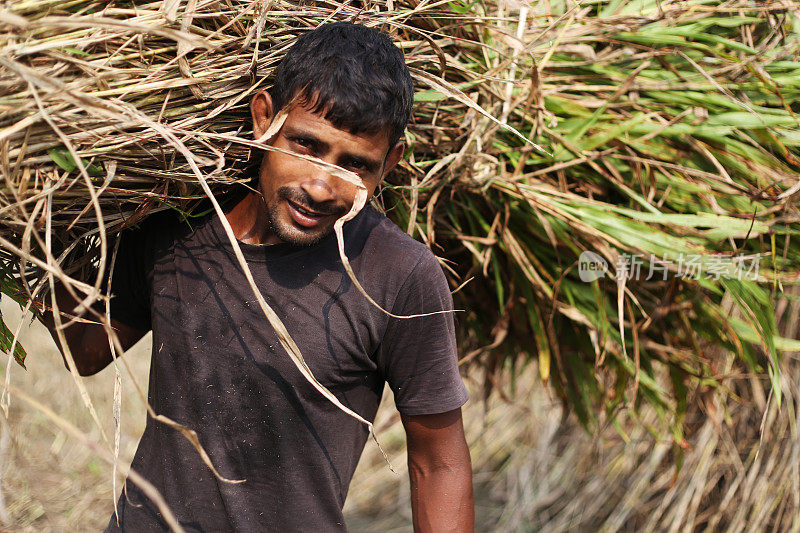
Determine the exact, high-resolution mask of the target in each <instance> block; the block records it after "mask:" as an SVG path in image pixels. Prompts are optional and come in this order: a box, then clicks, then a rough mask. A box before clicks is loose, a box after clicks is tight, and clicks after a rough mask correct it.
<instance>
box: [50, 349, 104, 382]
mask: <svg viewBox="0 0 800 533" xmlns="http://www.w3.org/2000/svg"><path fill="white" fill-rule="evenodd" d="M71 354H72V357H73V362H74V363H75V370H77V372H78V375H80V376H84V377H85V376H93V375H94V374H97V373H98V372H100V371H101V370H103V369H104V368H105V367H107V366H108V364H109V363H110V362H111V358H110V356H106V354H104V353H99V352H89V351H83V352H78V351H76V350H71ZM62 358H63V359H64V366H65V367H66V369H67V370H68V371H70V372H72V369H71V368H70V364H69V361H68V360H67V356H66V355H65V354H63V353H62Z"/></svg>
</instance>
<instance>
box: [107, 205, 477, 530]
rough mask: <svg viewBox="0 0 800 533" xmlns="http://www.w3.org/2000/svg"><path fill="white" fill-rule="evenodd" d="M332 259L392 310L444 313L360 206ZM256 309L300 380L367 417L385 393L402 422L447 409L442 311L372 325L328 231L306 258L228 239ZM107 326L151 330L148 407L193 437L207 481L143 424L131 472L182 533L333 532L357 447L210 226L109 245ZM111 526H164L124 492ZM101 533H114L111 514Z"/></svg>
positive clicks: (179, 447) (444, 296)
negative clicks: (206, 459) (156, 494)
mask: <svg viewBox="0 0 800 533" xmlns="http://www.w3.org/2000/svg"><path fill="white" fill-rule="evenodd" d="M345 244H346V252H347V255H348V257H349V258H350V261H351V263H352V265H353V269H354V270H355V273H356V276H357V277H358V279H359V280H360V281H361V284H362V285H363V286H364V288H365V289H366V290H367V292H368V293H369V294H370V295H371V296H372V297H373V298H374V299H375V300H376V301H377V302H378V303H379V304H380V305H381V306H382V307H383V308H384V309H387V310H391V311H392V312H393V313H394V314H400V315H409V314H418V313H426V312H431V311H439V310H442V309H452V298H451V295H450V292H449V288H448V285H447V282H446V280H445V277H444V274H443V272H442V270H441V268H440V266H439V264H438V263H437V261H436V259H435V257H434V256H433V254H432V253H431V252H430V250H429V249H428V248H427V247H426V246H424V245H422V244H421V243H419V242H417V241H415V240H413V239H412V238H410V237H409V236H408V235H406V234H404V233H403V232H402V231H400V230H399V229H398V228H397V227H396V226H395V225H394V224H392V223H391V222H390V221H389V220H388V219H387V218H386V217H384V216H383V215H381V214H379V213H378V212H376V211H375V210H373V209H371V208H366V209H365V210H363V211H362V212H361V213H360V214H359V215H358V216H357V217H356V218H355V219H353V220H352V221H350V222H348V223H347V224H345ZM241 247H242V251H243V252H244V255H245V257H246V258H247V262H248V265H249V267H250V269H251V271H252V273H253V276H254V278H255V280H256V283H257V284H258V287H259V289H260V290H261V292H262V294H263V295H264V297H265V299H266V300H267V302H268V303H269V304H270V306H272V308H273V309H274V310H275V311H276V312H277V314H278V315H279V316H280V318H281V320H283V322H284V324H285V325H286V327H287V329H288V330H289V333H290V334H291V335H292V337H293V338H294V340H295V341H296V342H297V344H298V346H299V347H300V350H301V352H302V353H303V356H304V358H305V360H306V362H307V363H308V366H309V367H310V368H311V371H312V372H313V373H314V375H315V376H316V377H317V379H319V381H320V382H322V383H323V384H324V385H325V386H326V387H327V388H328V389H330V390H331V391H332V392H333V393H334V394H335V395H336V396H337V397H338V398H339V399H340V400H341V401H342V402H343V403H344V404H345V405H347V406H348V407H350V408H351V409H353V410H354V411H355V412H357V413H359V414H360V415H361V416H363V417H364V418H366V419H367V420H370V421H372V420H373V419H374V417H375V412H376V410H377V408H378V403H379V402H380V399H381V393H382V391H383V387H384V382H387V383H388V384H389V386H390V387H391V389H392V390H393V392H394V396H395V402H396V405H397V409H398V410H399V411H400V412H401V413H403V414H407V415H421V414H433V413H441V412H445V411H449V410H451V409H456V408H458V407H460V406H461V405H463V404H464V402H466V400H467V398H468V395H467V392H466V389H465V387H464V384H463V382H462V381H461V378H460V376H459V373H458V364H457V354H456V345H455V335H454V326H453V314H452V313H446V314H439V315H433V316H428V317H421V318H413V319H394V318H390V317H387V315H385V314H384V313H382V312H381V311H380V310H379V309H377V308H375V307H374V306H373V305H371V304H370V303H369V302H368V301H367V299H366V298H364V296H363V295H361V294H360V293H359V292H358V290H357V289H356V288H355V287H354V286H353V284H352V282H351V280H350V279H349V277H348V276H347V274H346V272H345V270H344V268H343V266H342V264H341V262H340V260H339V257H338V252H337V249H336V238H335V236H333V235H331V236H329V237H328V238H326V239H325V240H323V241H322V242H321V243H319V244H317V245H315V246H311V247H294V246H291V245H288V244H276V245H271V246H254V245H246V244H241ZM112 293H113V294H114V298H113V299H112V316H113V317H114V318H115V319H117V320H119V321H121V322H123V323H126V324H128V325H130V326H133V327H135V328H138V329H140V330H142V331H147V330H150V329H152V330H153V355H152V363H151V369H150V383H149V393H148V396H149V401H150V404H151V405H152V406H153V409H155V412H156V413H159V414H163V415H166V416H168V417H170V418H172V419H173V420H175V421H177V422H179V423H181V424H183V425H185V426H187V427H189V428H191V429H194V430H195V431H196V432H197V434H198V436H199V439H200V442H201V444H202V445H203V447H204V448H205V450H206V451H207V452H208V454H209V455H210V457H211V461H212V463H213V464H214V466H215V467H216V468H217V470H218V471H219V472H220V473H221V475H223V476H225V477H227V478H229V479H243V480H245V481H244V482H243V483H239V484H229V483H224V482H222V481H220V480H218V479H216V478H215V477H214V475H213V473H212V472H211V471H210V470H209V469H208V468H207V467H206V466H205V464H204V463H203V462H202V460H201V459H200V457H199V456H198V453H197V452H196V451H195V450H194V448H193V447H192V445H191V444H190V443H189V442H188V441H187V440H186V438H184V437H183V436H182V435H181V434H180V433H179V432H178V431H176V430H175V429H172V428H170V427H168V426H166V425H164V424H161V423H159V422H156V421H154V420H152V419H148V421H147V426H146V428H145V431H144V435H143V436H142V439H141V442H140V443H139V447H138V449H137V451H136V455H135V457H134V460H133V465H132V467H133V468H134V469H135V470H136V471H138V472H139V473H140V474H142V475H143V476H144V477H145V478H146V479H148V480H149V481H150V482H151V483H152V484H153V485H155V487H156V488H157V489H158V490H159V491H160V492H161V494H162V495H163V496H164V498H165V499H166V501H167V503H168V504H169V506H170V508H171V509H172V511H173V512H174V513H175V515H176V516H177V518H178V520H179V521H180V523H181V525H182V526H183V527H184V528H185V529H186V530H187V531H207V532H217V531H230V530H236V531H292V532H294V531H313V532H315V533H319V532H322V531H343V530H346V527H345V524H344V520H343V517H342V506H343V505H344V500H345V496H346V494H347V490H348V486H349V484H350V479H351V477H352V475H353V471H354V470H355V467H356V464H357V462H358V459H359V456H360V455H361V452H362V450H363V448H364V444H365V442H366V440H367V437H368V432H367V428H366V427H365V425H364V424H362V423H360V422H358V421H356V420H354V419H353V418H351V417H350V416H348V415H346V414H345V413H343V412H342V411H341V410H339V409H338V408H337V407H335V406H334V405H333V404H331V403H330V402H329V401H328V400H327V399H325V398H324V397H323V396H322V395H321V394H320V393H319V392H318V391H317V390H315V389H314V388H313V387H312V386H311V385H310V384H309V383H308V382H307V381H306V380H305V378H304V377H303V376H302V375H301V374H300V372H299V371H298V370H297V368H296V367H295V365H294V364H293V363H292V361H291V360H290V358H289V355H288V354H287V353H286V352H285V351H284V350H283V348H282V347H281V345H280V343H279V342H278V340H277V337H276V335H275V332H274V331H273V329H272V327H271V326H270V324H269V323H268V322H267V320H266V318H265V317H264V315H263V313H262V311H261V309H260V307H259V305H258V303H257V302H256V299H255V296H254V295H253V293H252V290H251V289H250V287H249V285H248V284H247V282H246V280H245V278H244V275H243V274H242V273H241V270H240V268H239V266H238V264H237V262H236V259H235V257H234V255H233V248H232V247H231V245H230V243H229V242H228V241H227V238H226V236H225V232H224V230H223V227H222V224H221V222H220V220H219V218H218V217H217V216H216V215H213V216H210V217H208V218H207V219H205V220H203V221H201V222H200V223H199V224H197V225H195V227H194V228H190V227H189V226H188V224H186V223H185V222H176V221H175V220H174V218H173V217H172V216H171V215H169V214H167V215H154V216H152V217H151V218H150V219H148V220H147V221H146V222H145V223H144V224H143V225H142V227H141V228H139V229H137V230H135V231H132V232H128V233H126V234H124V235H123V237H122V240H121V243H120V250H119V253H118V256H117V260H116V267H115V270H114V275H113V281H112ZM126 487H127V498H126V496H125V493H123V495H122V496H121V497H120V500H119V505H118V509H119V520H120V522H119V524H120V528H121V529H122V530H123V531H148V532H150V531H159V530H166V529H167V526H166V524H165V523H164V521H163V519H162V518H161V515H160V513H159V512H158V511H157V508H156V507H155V505H154V504H153V503H152V502H150V501H149V500H148V498H147V497H146V496H144V495H143V494H142V493H141V492H140V491H139V490H138V489H137V488H136V486H135V485H134V484H133V483H132V482H130V481H129V482H128V483H127V485H126ZM108 530H109V531H116V530H118V529H117V522H116V519H115V518H114V517H112V518H111V521H110V523H109V529H108Z"/></svg>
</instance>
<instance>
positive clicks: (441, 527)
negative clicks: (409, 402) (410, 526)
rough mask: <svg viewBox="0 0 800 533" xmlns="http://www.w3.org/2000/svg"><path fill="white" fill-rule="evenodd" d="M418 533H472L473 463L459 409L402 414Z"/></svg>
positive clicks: (473, 518)
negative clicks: (433, 413) (422, 413)
mask: <svg viewBox="0 0 800 533" xmlns="http://www.w3.org/2000/svg"><path fill="white" fill-rule="evenodd" d="M402 421H403V426H404V427H405V430H406V436H407V438H408V474H409V477H410V479H411V510H412V514H413V519H414V531H415V533H427V532H436V533H439V532H444V531H457V532H467V531H469V532H472V531H473V530H474V527H475V526H474V523H475V509H474V502H473V496H472V463H471V460H470V456H469V448H468V447H467V441H466V439H465V437H464V426H463V423H462V421H461V409H455V410H453V411H448V412H446V413H442V414H436V415H422V416H403V417H402Z"/></svg>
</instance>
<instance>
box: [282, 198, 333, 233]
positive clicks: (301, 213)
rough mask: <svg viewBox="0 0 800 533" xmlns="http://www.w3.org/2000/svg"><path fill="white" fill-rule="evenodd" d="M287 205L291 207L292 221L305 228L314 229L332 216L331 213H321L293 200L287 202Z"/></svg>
mask: <svg viewBox="0 0 800 533" xmlns="http://www.w3.org/2000/svg"><path fill="white" fill-rule="evenodd" d="M286 204H287V205H288V206H289V214H290V215H291V217H292V219H293V220H294V221H295V222H296V223H297V224H299V225H300V226H303V227H304V228H313V227H315V226H317V225H319V224H320V223H321V222H322V221H323V220H324V219H325V218H327V217H328V216H330V213H320V212H318V211H314V210H312V209H309V208H308V207H305V206H303V205H300V204H297V203H295V202H293V201H291V200H287V201H286Z"/></svg>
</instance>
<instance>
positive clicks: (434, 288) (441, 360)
mask: <svg viewBox="0 0 800 533" xmlns="http://www.w3.org/2000/svg"><path fill="white" fill-rule="evenodd" d="M452 309H453V298H452V296H451V294H450V288H449V287H448V285H447V280H446V278H445V276H444V272H442V268H441V267H440V266H439V263H438V262H437V261H436V258H435V257H434V255H433V253H431V252H430V251H428V250H425V251H424V252H423V254H422V257H421V258H420V260H419V261H418V262H417V264H416V266H415V267H414V269H413V270H412V271H411V273H410V274H409V276H408V278H407V279H406V280H405V282H404V283H403V285H402V286H401V288H400V291H399V293H398V296H397V298H396V299H395V302H394V305H393V307H392V309H391V312H392V314H395V315H416V314H423V313H430V312H434V311H441V310H452ZM378 365H379V367H380V369H381V372H382V373H383V375H384V377H385V378H386V381H387V382H388V383H389V387H390V388H391V389H392V392H394V400H395V405H396V406H397V410H398V411H399V412H400V413H401V414H404V415H426V414H437V413H444V412H446V411H450V410H453V409H456V408H458V407H461V406H462V405H464V403H465V402H466V401H467V400H468V399H469V394H468V393H467V389H466V387H465V386H464V382H463V381H462V380H461V376H460V374H459V372H458V351H457V349H456V337H455V326H454V317H453V313H439V314H435V315H429V316H424V317H417V318H392V317H390V318H389V321H388V325H387V328H386V332H385V334H384V337H383V340H382V342H381V346H380V349H379V353H378Z"/></svg>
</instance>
